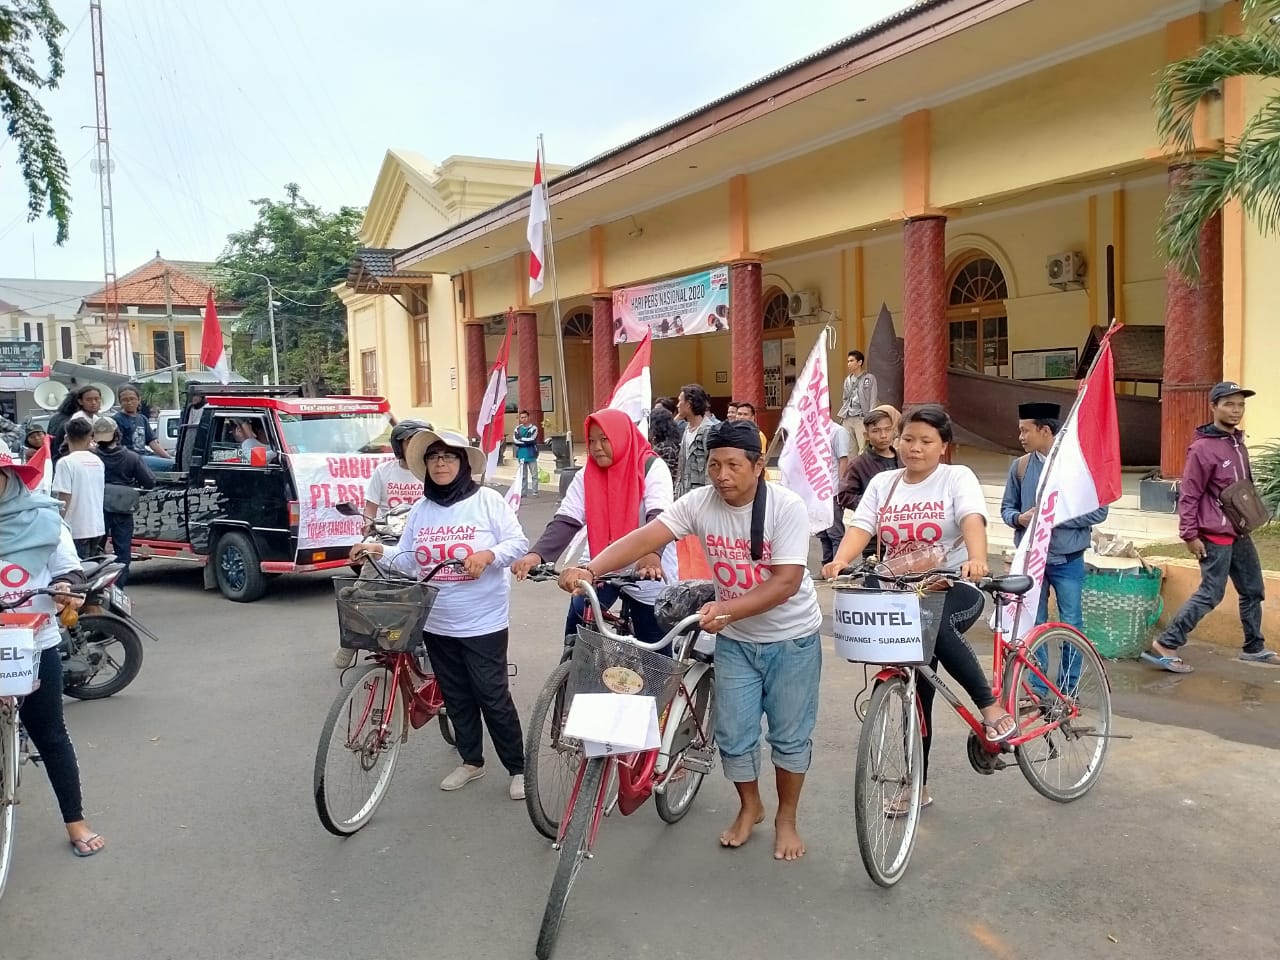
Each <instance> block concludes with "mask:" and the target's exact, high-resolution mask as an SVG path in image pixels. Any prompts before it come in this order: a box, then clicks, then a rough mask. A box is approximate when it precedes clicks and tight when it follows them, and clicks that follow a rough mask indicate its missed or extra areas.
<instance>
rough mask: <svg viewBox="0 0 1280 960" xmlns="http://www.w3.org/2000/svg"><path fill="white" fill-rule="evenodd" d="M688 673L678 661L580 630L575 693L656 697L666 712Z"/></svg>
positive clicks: (621, 641) (660, 711)
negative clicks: (682, 679) (685, 674)
mask: <svg viewBox="0 0 1280 960" xmlns="http://www.w3.org/2000/svg"><path fill="white" fill-rule="evenodd" d="M684 670H685V666H684V664H682V663H680V662H679V661H678V660H672V659H671V658H670V657H665V656H663V655H662V654H660V653H654V652H653V651H651V650H642V649H641V648H640V647H637V646H636V645H635V644H632V643H627V642H626V641H625V640H614V639H613V638H611V637H606V636H604V635H603V634H600V633H597V632H596V631H594V630H592V629H590V628H589V627H584V626H583V627H578V642H577V643H575V644H574V645H573V683H574V686H573V691H574V693H628V694H636V695H639V696H644V697H653V699H654V700H655V701H656V702H657V706H658V713H662V711H663V710H665V709H666V708H667V706H668V705H669V704H670V703H671V701H672V700H674V699H675V696H676V692H677V691H678V690H679V689H680V678H681V677H682V676H684Z"/></svg>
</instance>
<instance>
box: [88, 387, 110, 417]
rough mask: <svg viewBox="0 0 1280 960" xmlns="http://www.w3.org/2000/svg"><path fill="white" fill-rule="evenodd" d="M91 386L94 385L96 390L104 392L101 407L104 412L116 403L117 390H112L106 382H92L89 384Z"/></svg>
mask: <svg viewBox="0 0 1280 960" xmlns="http://www.w3.org/2000/svg"><path fill="white" fill-rule="evenodd" d="M89 386H91V387H93V388H94V389H95V390H97V391H98V393H100V394H102V406H101V407H100V408H99V409H101V410H102V411H103V412H104V413H105V412H106V411H108V410H110V409H111V408H112V407H114V406H115V405H116V395H115V391H114V390H112V389H111V388H110V387H108V386H107V385H106V384H105V383H91V384H89Z"/></svg>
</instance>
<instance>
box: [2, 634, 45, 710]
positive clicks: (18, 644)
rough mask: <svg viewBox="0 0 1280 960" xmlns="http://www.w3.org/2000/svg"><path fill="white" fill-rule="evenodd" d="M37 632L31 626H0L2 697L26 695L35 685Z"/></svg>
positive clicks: (37, 655) (37, 654)
mask: <svg viewBox="0 0 1280 960" xmlns="http://www.w3.org/2000/svg"><path fill="white" fill-rule="evenodd" d="M38 657H39V653H38V652H37V651H36V632H35V630H33V629H31V627H13V626H3V627H0V697H25V696H26V695H27V694H29V693H30V692H31V691H32V689H33V688H34V687H35V683H36V660H37V658H38Z"/></svg>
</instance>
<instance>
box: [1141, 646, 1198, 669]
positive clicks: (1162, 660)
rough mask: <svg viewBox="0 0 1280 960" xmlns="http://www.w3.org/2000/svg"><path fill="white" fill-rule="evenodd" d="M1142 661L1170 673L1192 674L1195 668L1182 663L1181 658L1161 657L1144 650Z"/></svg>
mask: <svg viewBox="0 0 1280 960" xmlns="http://www.w3.org/2000/svg"><path fill="white" fill-rule="evenodd" d="M1142 659H1143V660H1145V661H1147V663H1150V664H1153V665H1155V666H1157V667H1159V668H1160V669H1161V670H1168V671H1169V672H1170V673H1193V672H1194V671H1195V667H1192V666H1190V665H1188V664H1185V663H1183V662H1182V658H1181V657H1162V656H1160V655H1159V654H1156V653H1152V652H1151V651H1150V650H1144V651H1142Z"/></svg>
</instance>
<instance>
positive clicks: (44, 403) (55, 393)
mask: <svg viewBox="0 0 1280 960" xmlns="http://www.w3.org/2000/svg"><path fill="white" fill-rule="evenodd" d="M67 393H68V390H67V385H66V384H65V383H59V382H58V381H57V380H46V381H45V382H44V383H42V384H40V386H38V387H36V388H35V390H33V391H32V393H31V397H32V399H33V400H35V402H36V406H38V407H40V409H42V410H57V409H58V407H59V406H60V405H61V404H62V401H63V400H65V399H66V397H67Z"/></svg>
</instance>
